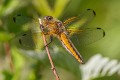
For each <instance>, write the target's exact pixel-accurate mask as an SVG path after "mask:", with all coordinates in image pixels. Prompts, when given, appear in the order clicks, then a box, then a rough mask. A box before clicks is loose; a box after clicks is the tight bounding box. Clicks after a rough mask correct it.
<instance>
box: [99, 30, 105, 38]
mask: <svg viewBox="0 0 120 80" xmlns="http://www.w3.org/2000/svg"><path fill="white" fill-rule="evenodd" d="M97 29H101V30H103V29H102V28H97ZM104 36H105V31H104V30H103V37H104Z"/></svg>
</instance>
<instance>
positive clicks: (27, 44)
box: [12, 31, 43, 50]
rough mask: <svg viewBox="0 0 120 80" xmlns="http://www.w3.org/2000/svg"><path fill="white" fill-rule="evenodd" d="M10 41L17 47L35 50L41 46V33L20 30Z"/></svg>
mask: <svg viewBox="0 0 120 80" xmlns="http://www.w3.org/2000/svg"><path fill="white" fill-rule="evenodd" d="M12 43H13V44H15V46H17V47H18V48H21V49H25V50H35V49H41V48H43V43H42V36H41V33H36V34H35V33H34V34H33V33H32V32H31V31H26V32H22V33H21V34H18V35H17V36H16V37H15V38H14V39H13V40H12Z"/></svg>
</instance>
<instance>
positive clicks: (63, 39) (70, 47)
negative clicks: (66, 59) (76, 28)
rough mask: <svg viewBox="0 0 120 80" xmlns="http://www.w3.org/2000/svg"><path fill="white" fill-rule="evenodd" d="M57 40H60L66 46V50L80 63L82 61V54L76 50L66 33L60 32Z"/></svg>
mask: <svg viewBox="0 0 120 80" xmlns="http://www.w3.org/2000/svg"><path fill="white" fill-rule="evenodd" d="M58 38H59V40H60V41H61V42H62V45H63V46H64V47H65V48H66V50H67V51H68V52H70V53H71V54H72V55H73V56H74V57H75V58H76V59H77V60H78V61H79V62H80V63H82V64H83V63H84V62H83V59H82V56H81V55H80V53H79V52H78V50H77V49H76V48H75V46H74V45H73V43H72V42H71V40H70V39H69V38H68V36H67V34H66V33H64V32H63V33H61V34H60V35H59V37H58Z"/></svg>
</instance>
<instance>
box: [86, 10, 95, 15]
mask: <svg viewBox="0 0 120 80" xmlns="http://www.w3.org/2000/svg"><path fill="white" fill-rule="evenodd" d="M87 10H92V9H87ZM92 11H93V14H94V16H96V13H95V11H94V10H92Z"/></svg>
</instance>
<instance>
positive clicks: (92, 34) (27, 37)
mask: <svg viewBox="0 0 120 80" xmlns="http://www.w3.org/2000/svg"><path fill="white" fill-rule="evenodd" d="M95 16H96V13H95V11H94V10H92V9H87V10H85V11H83V13H81V14H79V15H78V16H73V17H71V18H68V19H67V20H64V21H61V20H58V19H56V18H54V17H52V16H45V17H43V18H41V19H40V21H41V24H39V21H38V19H37V20H35V19H33V18H31V17H26V16H21V15H20V14H19V15H16V16H14V17H13V21H14V22H15V23H18V24H24V23H22V22H21V21H20V20H21V19H22V18H23V17H26V18H23V19H24V21H26V22H27V21H31V24H30V25H27V26H29V27H30V26H31V27H30V30H29V31H28V32H26V33H23V34H22V35H21V36H19V37H18V38H17V42H18V44H19V45H20V46H22V47H24V48H25V47H31V46H36V45H37V46H40V45H41V44H42V43H41V40H42V37H41V34H44V35H46V36H49V39H50V40H49V42H48V44H47V45H49V44H51V42H53V37H56V38H57V39H58V40H59V41H60V42H61V43H62V45H63V47H64V48H65V49H66V50H67V51H68V52H69V53H70V54H72V55H73V56H74V57H75V58H76V59H77V61H78V62H80V63H81V64H83V63H84V61H83V58H82V56H81V54H80V52H79V51H78V49H77V48H76V47H75V45H74V44H75V43H76V44H77V42H79V45H81V44H90V43H93V42H95V41H97V40H100V39H101V38H103V37H104V36H105V31H104V30H103V29H102V28H99V27H97V28H88V27H86V26H87V24H88V23H89V22H91V21H92V19H93V18H94V17H95ZM26 22H25V23H26ZM72 39H73V40H74V41H75V43H74V44H73V42H72ZM31 48H32V47H31Z"/></svg>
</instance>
